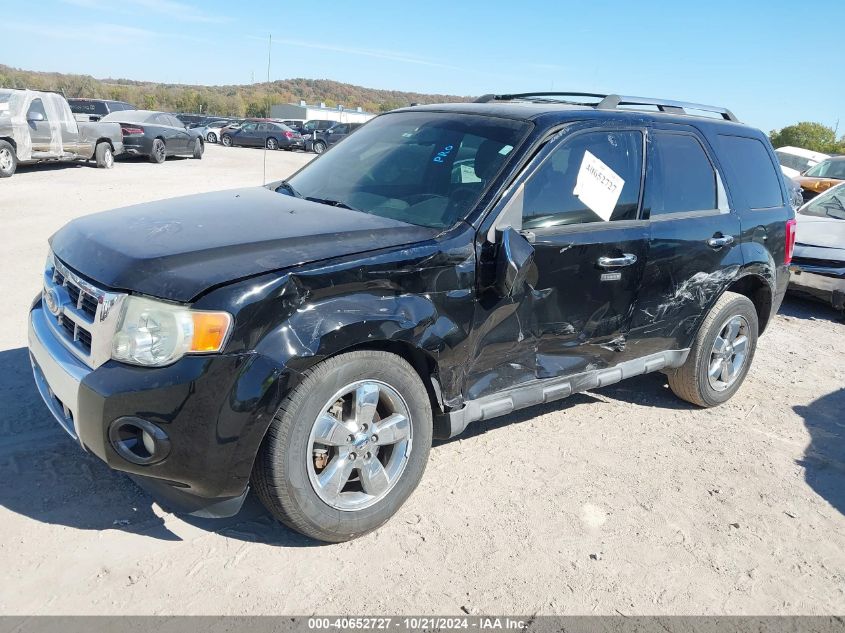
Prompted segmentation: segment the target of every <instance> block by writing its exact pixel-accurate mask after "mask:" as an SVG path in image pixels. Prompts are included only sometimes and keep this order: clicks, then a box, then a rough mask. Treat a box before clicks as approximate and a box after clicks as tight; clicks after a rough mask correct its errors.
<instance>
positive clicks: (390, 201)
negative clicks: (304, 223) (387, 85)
mask: <svg viewBox="0 0 845 633" xmlns="http://www.w3.org/2000/svg"><path fill="white" fill-rule="evenodd" d="M530 125H531V124H530V123H528V122H526V121H514V120H510V119H500V118H495V117H483V116H475V115H468V114H447V113H440V112H396V113H392V114H385V115H382V116H380V117H377V118H376V119H373V120H372V121H371V122H370V123H368V124H366V125H365V126H363V127H362V128H361V129H360V130H358V131H357V132H355V134H352V135H350V136H349V137H347V138H346V139H344V140H343V141H341V142H340V143H338V144H337V145H335V146H334V147H333V148H332V149H331V150H330V151H328V152H327V153H326V154H324V155H323V156H321V157H320V158H318V159H317V160H315V161H314V162H313V163H311V164H309V165H307V166H305V167H304V168H303V169H302V170H300V171H299V172H298V173H297V174H296V175H294V176H293V177H292V178H291V179H290V181H289V182H288V183H287V184H288V185H289V187H280V188H279V190H278V191H279V192H280V193H286V194H287V195H299V196H301V197H304V198H309V199H313V200H316V201H318V202H325V203H327V204H334V205H335V206H346V207H350V208H353V209H357V210H359V211H364V212H366V213H371V214H373V215H379V216H382V217H389V218H393V219H396V220H400V221H402V222H408V223H411V224H417V225H420V226H427V227H435V228H445V227H448V226H451V225H453V224H454V223H455V222H457V221H458V220H460V219H462V218H464V217H465V216H466V214H467V213H469V212H470V211H471V210H472V208H473V206H474V205H475V204H476V202H477V201H478V200H479V198H480V197H481V195H482V193H483V192H484V191H485V189H486V188H487V186H488V185H489V184H490V183H491V182H492V180H493V179H494V178H495V176H496V175H497V174H498V172H499V170H500V169H501V167H502V166H503V165H504V164H505V162H506V161H507V159H508V157H509V155H510V153H511V152H512V151H513V149H514V147H516V146H517V145H518V144H519V142H520V141H521V140H522V139H523V137H524V136H525V135H526V134H527V132H528V131H529V129H530ZM291 188H292V189H293V191H291Z"/></svg>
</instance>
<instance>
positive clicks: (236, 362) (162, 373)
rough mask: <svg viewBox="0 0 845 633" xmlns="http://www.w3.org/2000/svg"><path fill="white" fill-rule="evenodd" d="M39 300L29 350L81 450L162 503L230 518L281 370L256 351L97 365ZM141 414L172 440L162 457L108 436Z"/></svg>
mask: <svg viewBox="0 0 845 633" xmlns="http://www.w3.org/2000/svg"><path fill="white" fill-rule="evenodd" d="M50 317H51V315H50V314H49V313H48V312H46V311H45V309H44V308H43V306H42V302H41V300H40V299H39V300H37V301H36V302H35V304H34V305H33V307H32V310H31V311H30V317H29V349H30V359H31V361H32V368H33V375H34V378H35V382H36V385H37V386H38V391H39V393H40V394H41V397H42V398H43V399H44V402H45V403H46V405H47V408H48V409H49V410H50V412H51V413H52V414H53V417H55V418H56V420H57V421H58V422H59V424H60V425H61V426H62V428H63V429H64V430H65V431H67V432H68V434H69V435H71V437H73V438H74V439H75V440H76V441H77V442H78V443H79V444H80V446H81V447H82V448H84V449H85V450H87V451H90V452H91V453H93V454H95V455H96V456H97V457H99V458H100V459H102V460H103V461H104V462H105V463H106V464H108V466H110V467H111V468H113V469H115V470H119V471H122V472H125V473H127V474H129V475H130V476H131V477H132V478H133V480H135V481H136V482H137V483H138V484H139V485H140V486H141V487H142V488H144V489H146V490H147V491H148V492H150V493H151V494H152V495H153V496H154V497H155V498H156V499H157V500H159V501H161V502H162V504H163V505H165V506H167V507H169V508H171V509H173V510H175V511H179V512H187V513H190V514H194V515H197V516H206V517H208V516H214V517H222V516H231V515H233V514H236V513H237V512H238V510H239V509H240V507H241V504H242V503H243V500H244V498H245V497H246V494H247V490H248V483H249V476H250V473H251V471H252V464H253V462H254V460H255V456H256V454H257V452H258V448H259V446H260V443H261V440H262V439H263V436H264V433H265V432H266V429H267V427H268V426H269V424H270V422H271V421H272V419H273V415H274V414H275V411H276V409H277V408H278V401H279V394H280V383H283V382H284V381H285V379H284V378H282V377H281V376H280V373H281V372H280V371H279V369H278V368H277V367H275V366H274V365H273V364H272V363H270V361H268V360H267V359H266V358H265V357H264V356H262V355H259V354H255V353H246V354H230V355H226V354H218V355H208V356H186V357H184V358H182V359H181V360H180V361H178V362H176V363H174V364H173V365H170V366H168V367H161V368H143V367H132V366H129V365H125V364H122V363H117V362H114V361H109V362H106V363H105V364H103V365H101V366H100V367H98V368H97V369H93V370H92V369H91V368H90V367H88V366H87V365H86V364H84V363H83V362H82V361H81V360H79V359H78V358H76V357H75V356H74V355H73V354H71V353H70V352H69V351H68V350H67V348H66V347H65V346H64V344H63V343H62V342H61V341H60V340H58V339H57V338H56V335H55V334H54V333H53V332H52V329H51V328H50V326H49V324H48V319H49V318H50ZM127 417H134V418H142V419H143V420H146V421H148V422H150V423H152V424H154V425H156V426H157V427H158V428H160V429H162V430H163V431H164V432H165V433H166V434H167V437H168V439H169V441H170V443H171V446H172V448H171V450H170V453H169V454H168V455H167V456H166V457H165V458H164V459H163V460H162V461H160V462H156V463H153V464H136V463H131V462H130V461H127V460H126V459H125V458H124V457H122V456H121V455H120V454H119V453H118V451H117V450H115V447H114V446H113V445H112V444H111V441H110V440H109V428H110V427H111V425H112V423H113V422H114V421H115V420H118V419H122V418H127Z"/></svg>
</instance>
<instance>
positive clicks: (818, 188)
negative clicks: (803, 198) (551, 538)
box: [795, 176, 842, 193]
mask: <svg viewBox="0 0 845 633" xmlns="http://www.w3.org/2000/svg"><path fill="white" fill-rule="evenodd" d="M795 180H797V181H798V184H799V185H801V187H802V188H803V189H809V190H810V191H815V192H816V193H823V192H825V191H827V190H828V189H830V188H831V187H833V186H834V185H838V184H839V183H840V182H842V181H841V180H837V179H836V178H813V177H812V176H801V177H800V178H796V179H795Z"/></svg>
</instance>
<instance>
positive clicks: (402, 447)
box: [252, 351, 432, 543]
mask: <svg viewBox="0 0 845 633" xmlns="http://www.w3.org/2000/svg"><path fill="white" fill-rule="evenodd" d="M431 437H432V411H431V404H430V402H429V399H428V393H427V392H426V389H425V386H424V385H423V383H422V380H420V377H419V375H418V374H417V373H416V371H414V369H413V368H412V367H411V366H410V365H409V364H408V363H407V362H406V361H405V360H403V359H402V358H400V357H398V356H396V355H394V354H389V353H386V352H379V351H360V352H350V353H347V354H341V355H339V356H335V357H333V358H330V359H328V360H325V361H323V362H322V363H319V364H318V365H316V366H315V367H313V368H312V369H310V370H308V371H307V372H306V373H305V375H304V377H303V379H302V381H301V382H300V384H299V385H298V386H297V387H296V388H295V389H294V390H293V391H292V392H291V393H290V395H289V396H288V397H287V398H286V400H285V401H284V403H282V405H281V407H280V408H279V410H278V412H277V413H276V416H275V417H274V419H273V422H272V423H271V425H270V428H269V430H268V431H267V435H266V437H265V438H264V441H263V443H262V445H261V449H260V450H259V453H258V457H257V459H256V462H255V467H254V469H253V474H252V482H253V486H254V487H255V490H256V492H257V494H258V497H259V499H261V501H262V503H263V504H264V505H265V506H266V508H267V509H268V510H269V511H270V513H271V514H272V515H273V516H274V517H276V518H277V519H278V520H280V521H281V522H282V523H284V524H285V525H287V526H288V527H290V528H292V529H294V530H296V531H298V532H301V533H302V534H305V535H306V536H309V537H311V538H314V539H317V540H320V541H327V542H331V543H338V542H342V541H348V540H351V539H354V538H357V537H359V536H361V535H363V534H366V533H367V532H370V531H372V530H375V529H376V528H378V527H379V526H381V525H383V524H384V523H385V522H386V521H387V520H388V519H389V518H390V517H392V516H393V515H394V514H395V513H396V512H397V511H398V510H399V508H400V507H401V506H402V504H403V503H404V502H405V500H406V499H407V498H408V496H409V495H410V494H411V493H412V492H413V491H414V489H415V488H416V487H417V484H418V483H419V482H420V479H421V478H422V475H423V472H424V471H425V466H426V462H427V461H428V453H429V449H430V448H431Z"/></svg>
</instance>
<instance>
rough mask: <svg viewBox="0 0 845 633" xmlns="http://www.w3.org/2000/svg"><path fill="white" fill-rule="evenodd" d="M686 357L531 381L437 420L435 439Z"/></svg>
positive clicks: (654, 357) (683, 352)
mask: <svg viewBox="0 0 845 633" xmlns="http://www.w3.org/2000/svg"><path fill="white" fill-rule="evenodd" d="M687 356H689V349H680V350H669V351H666V352H659V353H657V354H651V355H650V356H644V357H642V358H635V359H633V360H629V361H625V362H624V363H619V364H618V365H615V366H614V367H608V368H605V369H595V370H593V371H587V372H584V373H582V374H575V375H573V376H566V377H565V378H544V379H542V380H532V381H531V382H527V383H523V384H520V385H518V386H516V387H513V388H511V389H508V390H506V391H501V392H499V393H495V394H493V395H491V396H485V397H483V398H478V399H477V400H469V401H467V402H466V403H464V406H463V407H462V408H461V409H458V410H456V411H450V412H449V413H444V414H441V415H439V416H437V417H436V418H435V421H434V436H435V437H437V438H440V439H446V438H450V437H455V436H456V435H459V434H460V433H462V432H463V431H464V429H466V427H467V426H468V425H469V424H470V423H471V422H477V421H478V420H489V419H491V418H496V417H498V416H500V415H505V414H508V413H510V412H512V411H516V410H517V409H524V408H525V407H531V406H534V405H537V404H543V403H544V402H552V401H554V400H560V399H562V398H566V397H568V396H571V395H572V394H573V393H578V392H580V391H587V390H588V389H597V388H599V387H606V386H607V385H612V384H614V383H617V382H619V381H621V380H625V379H626V378H631V377H633V376H641V375H642V374H650V373H651V372H654V371H660V370H661V369H671V368H675V367H680V366H681V365H683V364H684V362H686V360H687Z"/></svg>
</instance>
